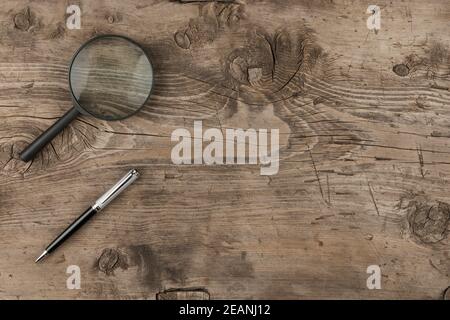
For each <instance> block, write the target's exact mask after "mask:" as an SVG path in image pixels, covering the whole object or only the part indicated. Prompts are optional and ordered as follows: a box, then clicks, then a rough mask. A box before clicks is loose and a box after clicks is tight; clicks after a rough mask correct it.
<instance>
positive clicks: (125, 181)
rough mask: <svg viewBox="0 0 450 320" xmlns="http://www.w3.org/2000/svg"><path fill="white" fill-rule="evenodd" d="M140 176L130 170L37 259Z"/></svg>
mask: <svg viewBox="0 0 450 320" xmlns="http://www.w3.org/2000/svg"><path fill="white" fill-rule="evenodd" d="M138 177H139V172H138V171H137V170H135V169H132V170H130V171H129V172H128V173H127V174H126V175H125V176H124V177H123V178H122V179H120V180H119V181H118V182H117V183H116V184H115V185H114V186H113V187H112V188H111V189H109V190H108V191H106V192H105V193H104V194H103V195H102V196H101V197H100V198H98V199H97V201H95V203H94V204H93V205H92V206H90V207H89V208H87V209H86V211H84V212H83V213H82V214H81V215H80V216H79V217H78V218H77V219H76V220H75V221H73V222H72V223H71V224H70V225H69V226H68V227H67V228H66V229H65V230H64V231H63V232H62V233H61V234H60V235H59V236H57V237H56V238H55V239H54V240H53V241H52V242H51V243H50V244H49V245H48V246H47V248H45V250H44V252H42V254H41V255H40V256H39V257H38V258H37V259H36V261H35V262H38V261H40V260H41V259H43V258H44V257H45V256H46V255H48V254H50V253H51V252H53V251H54V250H55V249H56V248H58V247H59V246H60V245H61V244H62V243H63V242H64V241H65V240H66V239H67V238H69V237H70V236H71V235H72V234H73V233H75V231H77V230H78V229H79V228H80V227H81V226H82V225H84V224H85V223H86V222H87V221H89V219H91V218H92V217H93V216H94V215H95V214H96V213H97V212H99V211H101V210H102V209H103V208H105V207H106V206H107V205H108V204H109V203H110V202H111V201H112V200H114V199H115V198H116V197H117V196H118V195H119V194H120V193H121V192H122V191H123V190H125V189H126V188H127V187H128V186H129V185H130V184H132V183H133V182H134V181H135V180H136V179H137V178H138Z"/></svg>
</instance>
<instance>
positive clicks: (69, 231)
mask: <svg viewBox="0 0 450 320" xmlns="http://www.w3.org/2000/svg"><path fill="white" fill-rule="evenodd" d="M97 211H98V210H96V209H94V208H92V207H89V208H88V209H87V210H86V211H85V212H83V213H82V214H81V215H80V216H79V217H78V218H77V219H76V220H75V221H74V222H72V223H71V224H70V225H69V226H68V227H67V228H66V229H65V230H64V231H63V232H62V233H61V234H60V235H59V236H58V237H56V238H55V240H53V241H52V243H50V244H49V245H48V247H47V248H46V249H45V250H46V251H47V252H48V253H50V252H52V251H53V250H55V249H56V248H58V247H59V246H60V245H61V244H62V243H63V242H64V241H65V240H66V239H67V238H69V237H70V236H71V235H72V234H74V233H75V231H77V230H78V229H79V228H80V227H81V226H82V225H84V224H85V223H86V222H87V221H88V220H89V219H90V218H92V217H93V216H94V215H95V214H96V213H97Z"/></svg>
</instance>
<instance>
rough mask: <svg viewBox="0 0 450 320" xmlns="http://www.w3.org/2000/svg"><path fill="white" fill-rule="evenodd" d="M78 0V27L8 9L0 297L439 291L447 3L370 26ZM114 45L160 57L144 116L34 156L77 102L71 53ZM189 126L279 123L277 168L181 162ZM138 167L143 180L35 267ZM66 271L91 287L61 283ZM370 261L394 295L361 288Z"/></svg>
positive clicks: (230, 7) (335, 10) (51, 15)
mask: <svg viewBox="0 0 450 320" xmlns="http://www.w3.org/2000/svg"><path fill="white" fill-rule="evenodd" d="M74 3H78V4H79V5H80V7H81V10H82V28H81V30H67V29H66V27H65V19H66V15H65V11H66V6H67V5H68V4H69V2H65V1H56V0H50V1H39V2H37V1H24V0H20V1H16V0H14V1H13V0H4V1H3V2H2V8H1V10H0V58H1V59H0V120H1V125H0V168H1V170H0V208H1V209H0V240H1V244H2V251H1V254H2V259H0V298H4V299H15V298H17V299H29V298H102V299H103V298H120V299H132V298H138V299H155V298H157V297H158V298H162V299H164V298H166V299H173V298H186V297H187V298H189V297H190V298H211V299H219V298H253V299H258V298H265V299H282V298H285V299H311V298H352V299H354V298H370V299H380V298H393V299H396V298H425V299H442V298H443V296H444V292H445V290H446V288H447V287H448V286H449V285H450V277H449V274H450V251H449V248H450V247H449V243H450V237H449V236H448V233H449V221H450V209H449V205H450V195H449V182H450V140H449V138H450V126H449V125H450V109H449V107H450V91H449V88H450V52H449V46H450V35H449V33H448V30H449V29H448V28H449V21H450V3H449V2H448V1H447V0H432V1H427V2H426V3H424V2H423V1H418V0H406V1H402V2H399V1H396V2H391V1H379V2H378V3H377V5H379V6H380V7H381V9H382V27H381V30H380V31H379V32H377V33H374V32H372V31H369V30H368V29H367V27H366V19H367V17H368V15H367V14H366V9H367V3H366V2H365V1H341V0H337V1H325V0H323V1H314V2H311V1H303V0H300V1H294V0H289V1H242V2H240V1H239V2H238V1H222V2H219V1H218V2H210V1H209V2H208V1H195V2H191V1H156V0H155V1H143V0H131V1H126V2H125V1H118V0H103V1H70V4H74ZM103 33H115V34H122V35H126V36H129V37H131V38H133V39H135V40H136V41H138V42H139V43H141V44H142V45H143V46H144V47H145V48H146V50H147V51H148V53H149V55H150V57H151V59H152V62H153V65H154V71H155V75H154V81H155V86H154V91H153V93H152V96H151V98H150V100H149V101H148V103H147V105H146V106H145V107H144V110H142V111H141V112H139V113H138V114H137V115H136V116H133V117H132V118H129V119H126V120H123V121H119V122H104V121H101V120H96V119H93V118H89V117H82V118H80V119H79V120H77V121H76V122H75V123H73V124H72V125H71V126H70V127H69V128H67V129H66V130H65V131H64V132H63V133H62V134H61V135H60V136H58V137H57V138H56V139H55V140H54V141H53V143H52V144H51V145H50V146H48V147H47V148H46V149H45V150H44V152H43V153H42V154H41V155H40V156H39V157H37V158H36V159H35V160H34V161H33V162H31V163H23V162H21V161H20V160H19V158H18V154H19V152H20V151H21V150H22V149H23V148H24V146H25V145H26V144H27V143H29V142H31V141H32V140H33V139H34V138H35V137H36V136H37V135H39V133H40V132H42V130H44V129H45V128H46V127H47V126H49V125H50V124H51V123H52V122H53V121H55V119H57V118H58V117H60V116H61V115H62V114H63V113H64V112H65V111H66V110H68V109H69V108H70V107H71V102H70V97H69V92H68V87H67V68H68V62H69V61H70V58H71V56H72V54H73V53H74V51H75V50H76V49H77V48H78V47H79V46H80V45H81V44H82V43H83V42H84V41H85V40H87V39H88V38H90V37H91V36H93V35H95V34H103ZM194 120H203V123H204V126H208V127H218V128H221V129H222V130H223V129H225V128H279V130H280V145H281V153H280V171H279V173H278V174H277V175H274V176H270V177H267V176H260V175H259V167H258V166H254V165H244V166H243V165H235V166H203V165H195V166H194V165H192V166H176V165H173V164H172V163H171V160H170V151H171V148H172V147H173V145H174V144H173V143H172V142H171V141H170V135H171V132H172V131H173V130H174V129H176V128H180V127H186V128H192V125H193V121H194ZM131 167H135V168H137V169H138V170H139V171H140V172H141V173H142V177H141V178H140V179H139V180H138V181H137V182H136V183H135V184H134V185H133V186H132V187H130V189H129V190H127V191H126V192H125V193H124V194H123V195H122V196H121V197H120V198H119V199H118V200H117V201H115V202H113V203H112V204H111V205H110V206H109V207H108V209H107V210H105V211H104V213H102V214H100V215H98V216H97V217H96V218H95V219H94V220H93V221H92V222H91V223H90V224H89V225H88V226H86V227H85V228H83V229H82V230H80V232H79V233H77V234H76V235H75V236H74V237H72V238H71V239H70V240H69V241H68V242H67V243H66V244H65V245H64V246H63V247H61V248H60V249H59V250H58V251H57V252H56V253H55V254H54V255H52V256H51V257H49V258H48V259H47V260H46V261H45V262H44V263H42V264H38V265H35V264H34V263H33V260H34V258H35V257H36V256H37V255H38V254H39V253H40V252H41V251H42V249H43V247H44V246H45V245H46V244H47V243H48V242H50V241H51V240H52V238H53V237H54V236H55V235H56V234H57V233H58V232H60V231H61V230H62V229H63V228H64V227H65V226H66V225H67V224H68V223H69V222H70V221H71V220H73V219H74V218H75V217H76V216H77V215H78V214H79V213H80V212H82V211H83V210H84V209H85V207H86V205H87V204H89V203H90V202H92V201H94V200H95V198H96V196H97V195H99V194H100V193H101V192H103V191H104V190H105V189H107V188H108V187H109V186H110V185H111V184H112V183H114V182H115V181H116V180H117V179H118V178H119V177H120V176H122V175H123V174H124V172H126V170H127V169H129V168H131ZM72 264H75V265H78V266H80V268H81V272H82V283H81V286H82V289H81V290H68V289H67V288H66V279H67V276H68V275H67V274H66V268H67V266H68V265H72ZM372 264H377V265H380V267H381V270H382V275H383V277H382V289H381V290H368V289H367V287H366V279H367V277H368V274H366V268H367V266H369V265H372ZM189 288H194V289H192V290H191V291H189V290H190V289H189ZM173 290H175V291H173ZM185 292H188V293H185ZM158 293H160V294H159V295H158Z"/></svg>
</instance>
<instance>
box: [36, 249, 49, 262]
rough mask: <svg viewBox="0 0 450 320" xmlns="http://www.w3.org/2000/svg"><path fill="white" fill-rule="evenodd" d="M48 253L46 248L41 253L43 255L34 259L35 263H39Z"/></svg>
mask: <svg viewBox="0 0 450 320" xmlns="http://www.w3.org/2000/svg"><path fill="white" fill-rule="evenodd" d="M46 255H47V250H44V252H42V253H41V255H40V256H39V257H38V258H37V259H36V260H35V261H34V262H35V263H38V262H39V261H41V260H42V259H43V258H44V257H45V256H46Z"/></svg>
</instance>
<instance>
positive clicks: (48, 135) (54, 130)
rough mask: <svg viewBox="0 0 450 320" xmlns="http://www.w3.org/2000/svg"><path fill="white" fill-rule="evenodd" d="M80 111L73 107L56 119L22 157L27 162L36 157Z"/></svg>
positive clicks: (24, 151)
mask: <svg viewBox="0 0 450 320" xmlns="http://www.w3.org/2000/svg"><path fill="white" fill-rule="evenodd" d="M79 114H80V112H79V111H78V110H77V109H76V108H75V107H73V108H72V109H70V110H69V111H67V112H66V114H64V115H63V116H62V117H61V118H60V119H59V120H58V121H56V122H55V123H54V124H53V125H52V126H51V127H50V128H48V129H47V130H45V131H44V132H43V133H42V134H41V135H40V136H39V137H38V138H36V139H35V140H34V141H33V142H32V143H31V144H30V145H29V146H28V147H26V148H25V150H23V151H22V152H21V153H20V159H22V160H23V161H25V162H28V161H30V160H31V159H33V158H34V156H35V155H36V153H38V152H39V151H41V149H42V148H43V147H45V145H47V143H49V142H50V141H52V140H53V138H54V137H56V136H57V135H58V133H60V132H61V131H62V130H63V129H64V128H65V127H66V126H67V125H68V124H69V123H71V122H72V121H73V120H74V119H75V118H76V117H77V116H78V115H79Z"/></svg>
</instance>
